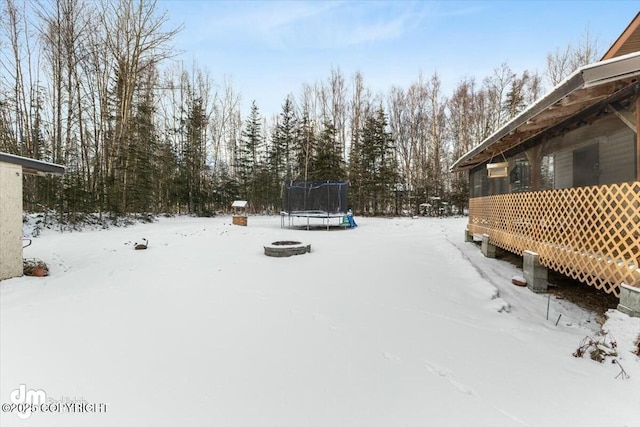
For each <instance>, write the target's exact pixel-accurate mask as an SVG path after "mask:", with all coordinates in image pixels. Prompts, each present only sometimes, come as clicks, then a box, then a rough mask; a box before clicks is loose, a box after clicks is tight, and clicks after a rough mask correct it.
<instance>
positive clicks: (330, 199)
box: [283, 180, 349, 215]
mask: <svg viewBox="0 0 640 427" xmlns="http://www.w3.org/2000/svg"><path fill="white" fill-rule="evenodd" d="M348 190H349V183H348V182H345V181H302V180H299V181H293V180H292V181H285V183H284V206H283V209H284V211H286V212H288V213H289V214H300V213H305V214H309V215H331V214H346V213H347V209H348V206H347V194H348Z"/></svg>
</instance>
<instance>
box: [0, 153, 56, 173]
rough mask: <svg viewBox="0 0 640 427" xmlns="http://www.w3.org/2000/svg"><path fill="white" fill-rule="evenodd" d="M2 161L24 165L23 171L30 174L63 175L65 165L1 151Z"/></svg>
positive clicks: (0, 160)
mask: <svg viewBox="0 0 640 427" xmlns="http://www.w3.org/2000/svg"><path fill="white" fill-rule="evenodd" d="M0 162H4V163H11V164H14V165H20V166H22V172H23V173H25V174H30V175H41V176H42V175H62V174H64V171H65V167H64V166H60V165H56V164H55V163H49V162H43V161H41V160H34V159H30V158H28V157H21V156H16V155H13V154H8V153H0Z"/></svg>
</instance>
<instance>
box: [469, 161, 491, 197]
mask: <svg viewBox="0 0 640 427" xmlns="http://www.w3.org/2000/svg"><path fill="white" fill-rule="evenodd" d="M469 189H470V193H471V194H470V197H472V198H473V197H483V196H488V195H489V178H488V177H487V169H486V168H480V169H478V170H477V171H475V172H472V173H471V174H470V175H469Z"/></svg>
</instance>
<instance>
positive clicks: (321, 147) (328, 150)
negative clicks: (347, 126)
mask: <svg viewBox="0 0 640 427" xmlns="http://www.w3.org/2000/svg"><path fill="white" fill-rule="evenodd" d="M345 175H346V173H345V167H344V161H343V158H342V148H341V147H340V145H339V144H338V141H337V132H336V127H335V126H334V125H333V124H332V123H325V125H324V130H323V131H322V133H321V134H320V138H319V139H318V143H317V146H316V151H315V153H314V156H313V162H312V165H311V177H312V178H313V179H315V180H322V181H325V180H327V181H341V180H344V179H345Z"/></svg>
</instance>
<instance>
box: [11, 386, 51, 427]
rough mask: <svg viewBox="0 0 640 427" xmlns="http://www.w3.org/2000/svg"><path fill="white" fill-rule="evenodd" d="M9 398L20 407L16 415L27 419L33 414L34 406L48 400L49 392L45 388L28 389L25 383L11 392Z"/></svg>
mask: <svg viewBox="0 0 640 427" xmlns="http://www.w3.org/2000/svg"><path fill="white" fill-rule="evenodd" d="M9 398H10V400H11V403H14V404H15V405H16V408H17V409H18V410H17V411H16V415H18V417H20V418H22V419H23V420H26V419H27V418H29V417H30V416H31V412H32V408H34V407H36V406H37V405H42V404H44V403H46V402H47V393H45V391H44V390H31V389H29V390H27V386H26V385H25V384H20V386H19V387H18V388H17V389H15V390H13V391H12V392H11V394H10V395H9Z"/></svg>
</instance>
